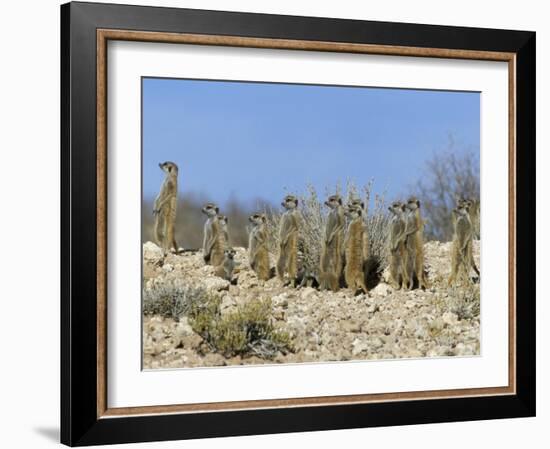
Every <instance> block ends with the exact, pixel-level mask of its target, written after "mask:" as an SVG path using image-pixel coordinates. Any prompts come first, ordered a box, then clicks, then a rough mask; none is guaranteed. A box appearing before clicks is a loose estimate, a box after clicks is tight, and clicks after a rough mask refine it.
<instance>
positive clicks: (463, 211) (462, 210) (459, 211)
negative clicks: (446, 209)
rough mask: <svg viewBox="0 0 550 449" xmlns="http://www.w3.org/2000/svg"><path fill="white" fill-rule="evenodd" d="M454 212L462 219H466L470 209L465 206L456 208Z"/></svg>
mask: <svg viewBox="0 0 550 449" xmlns="http://www.w3.org/2000/svg"><path fill="white" fill-rule="evenodd" d="M453 212H454V213H455V214H456V215H460V216H462V217H465V216H467V215H468V208H467V207H465V206H464V205H462V206H460V207H456V208H454V209H453Z"/></svg>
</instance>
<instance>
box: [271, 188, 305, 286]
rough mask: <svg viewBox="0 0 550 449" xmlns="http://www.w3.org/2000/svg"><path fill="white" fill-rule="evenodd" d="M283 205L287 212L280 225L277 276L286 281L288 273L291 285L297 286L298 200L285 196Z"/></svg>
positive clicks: (292, 196)
mask: <svg viewBox="0 0 550 449" xmlns="http://www.w3.org/2000/svg"><path fill="white" fill-rule="evenodd" d="M281 205H282V206H283V207H284V209H285V212H284V213H283V215H282V216H281V221H280V225H279V258H278V260H277V276H278V277H279V279H280V280H281V282H282V281H283V280H284V275H285V273H288V276H289V278H290V285H291V286H292V287H295V286H296V275H297V260H296V258H297V252H298V232H299V221H300V217H299V212H298V198H296V197H295V196H294V195H287V196H285V198H284V200H283V202H282V203H281Z"/></svg>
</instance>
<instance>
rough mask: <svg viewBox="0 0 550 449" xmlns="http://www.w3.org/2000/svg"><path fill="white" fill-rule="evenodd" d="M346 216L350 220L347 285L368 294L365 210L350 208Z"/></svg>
mask: <svg viewBox="0 0 550 449" xmlns="http://www.w3.org/2000/svg"><path fill="white" fill-rule="evenodd" d="M345 215H346V217H348V219H349V224H348V229H347V232H346V236H345V240H344V248H345V253H346V267H345V268H344V277H345V280H346V284H347V286H348V288H351V289H352V290H353V291H357V290H359V289H361V290H363V292H364V293H368V290H367V286H366V285H365V273H364V271H363V263H364V260H363V233H364V223H363V210H362V209H361V208H360V207H357V206H348V208H347V209H346V212H345Z"/></svg>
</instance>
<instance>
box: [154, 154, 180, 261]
mask: <svg viewBox="0 0 550 449" xmlns="http://www.w3.org/2000/svg"><path fill="white" fill-rule="evenodd" d="M159 167H160V169H161V170H162V171H163V172H164V173H165V175H166V176H165V178H164V181H163V182H162V185H161V187H160V192H159V194H158V196H157V197H156V198H155V203H154V205H153V215H154V216H155V226H154V236H155V240H156V243H157V244H158V245H159V246H160V247H161V248H162V249H163V250H164V252H165V253H166V252H168V251H169V250H170V245H171V246H173V248H174V251H176V252H177V251H178V245H177V244H176V238H175V230H174V228H175V223H176V207H177V204H178V166H177V165H176V164H174V163H173V162H162V163H160V164H159Z"/></svg>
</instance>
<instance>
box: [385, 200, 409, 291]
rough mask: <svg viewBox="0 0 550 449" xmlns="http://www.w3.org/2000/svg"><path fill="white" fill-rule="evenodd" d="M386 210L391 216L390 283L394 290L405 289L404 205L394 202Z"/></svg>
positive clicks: (407, 282)
mask: <svg viewBox="0 0 550 449" xmlns="http://www.w3.org/2000/svg"><path fill="white" fill-rule="evenodd" d="M388 210H389V211H390V213H391V214H392V216H391V219H390V232H389V237H390V238H389V244H390V248H389V249H390V283H391V284H392V286H393V287H394V288H395V289H399V288H405V287H406V286H407V285H408V284H409V278H408V276H407V263H408V261H407V249H406V247H405V238H406V234H405V229H406V225H407V223H406V221H405V205H404V204H403V203H401V202H400V201H396V202H394V203H393V204H392V205H391V206H390V207H388Z"/></svg>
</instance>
